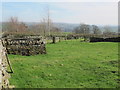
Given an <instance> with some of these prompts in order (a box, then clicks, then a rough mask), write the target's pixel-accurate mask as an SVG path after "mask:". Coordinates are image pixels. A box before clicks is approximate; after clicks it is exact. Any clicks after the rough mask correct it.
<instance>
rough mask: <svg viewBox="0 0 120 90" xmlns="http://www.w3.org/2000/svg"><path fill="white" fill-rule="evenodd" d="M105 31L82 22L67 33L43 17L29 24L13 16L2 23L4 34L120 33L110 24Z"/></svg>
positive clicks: (105, 27)
mask: <svg viewBox="0 0 120 90" xmlns="http://www.w3.org/2000/svg"><path fill="white" fill-rule="evenodd" d="M103 28H104V31H102V30H101V28H100V27H99V26H97V25H88V24H85V23H81V24H80V25H79V26H76V27H75V28H74V29H73V30H72V32H71V33H65V32H64V31H63V30H62V28H60V27H58V26H56V25H54V23H53V22H52V21H51V20H50V19H42V20H41V21H40V23H37V24H32V25H27V24H26V23H24V22H20V21H19V20H18V18H17V17H11V18H10V19H9V21H8V22H3V23H2V31H3V32H4V34H6V35H7V34H17V35H41V36H44V37H46V36H52V35H66V34H77V35H78V34H79V35H80V34H82V35H88V34H91V35H106V36H107V35H109V36H110V35H111V36H112V35H120V33H119V32H113V31H112V30H111V27H110V26H104V27H103Z"/></svg>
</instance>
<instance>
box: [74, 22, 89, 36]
mask: <svg viewBox="0 0 120 90" xmlns="http://www.w3.org/2000/svg"><path fill="white" fill-rule="evenodd" d="M74 32H75V33H76V34H89V33H90V25H87V24H80V25H79V26H78V27H76V28H75V30H74Z"/></svg>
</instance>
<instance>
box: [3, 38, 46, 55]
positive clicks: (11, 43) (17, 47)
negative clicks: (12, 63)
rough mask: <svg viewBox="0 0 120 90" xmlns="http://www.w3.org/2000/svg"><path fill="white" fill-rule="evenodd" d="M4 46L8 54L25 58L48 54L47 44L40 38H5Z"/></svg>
mask: <svg viewBox="0 0 120 90" xmlns="http://www.w3.org/2000/svg"><path fill="white" fill-rule="evenodd" d="M4 46H5V47H6V49H7V53H8V54H15V55H16V54H17V55H25V56H30V55H36V54H46V47H45V43H44V42H43V41H42V40H41V39H40V38H5V39H4Z"/></svg>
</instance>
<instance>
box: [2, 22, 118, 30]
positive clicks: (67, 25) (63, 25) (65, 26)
mask: <svg viewBox="0 0 120 90" xmlns="http://www.w3.org/2000/svg"><path fill="white" fill-rule="evenodd" d="M25 23H26V24H27V25H28V26H31V25H36V24H39V22H25ZM53 24H54V26H56V27H58V28H61V30H62V31H64V32H72V31H73V30H74V29H75V28H76V27H78V26H79V25H80V24H74V23H73V24H71V23H55V22H54V23H53ZM1 26H2V23H0V27H1ZM98 27H99V28H100V29H101V31H104V29H103V26H102V25H98ZM110 27H111V31H113V32H118V26H110Z"/></svg>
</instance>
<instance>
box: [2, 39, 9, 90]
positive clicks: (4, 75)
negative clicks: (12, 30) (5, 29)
mask: <svg viewBox="0 0 120 90" xmlns="http://www.w3.org/2000/svg"><path fill="white" fill-rule="evenodd" d="M5 54H6V52H5V48H4V47H3V45H2V41H1V40H0V90H1V89H3V88H9V81H8V79H9V77H10V75H9V74H8V72H7V66H8V63H7V60H6V59H7V58H6V55H5Z"/></svg>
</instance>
